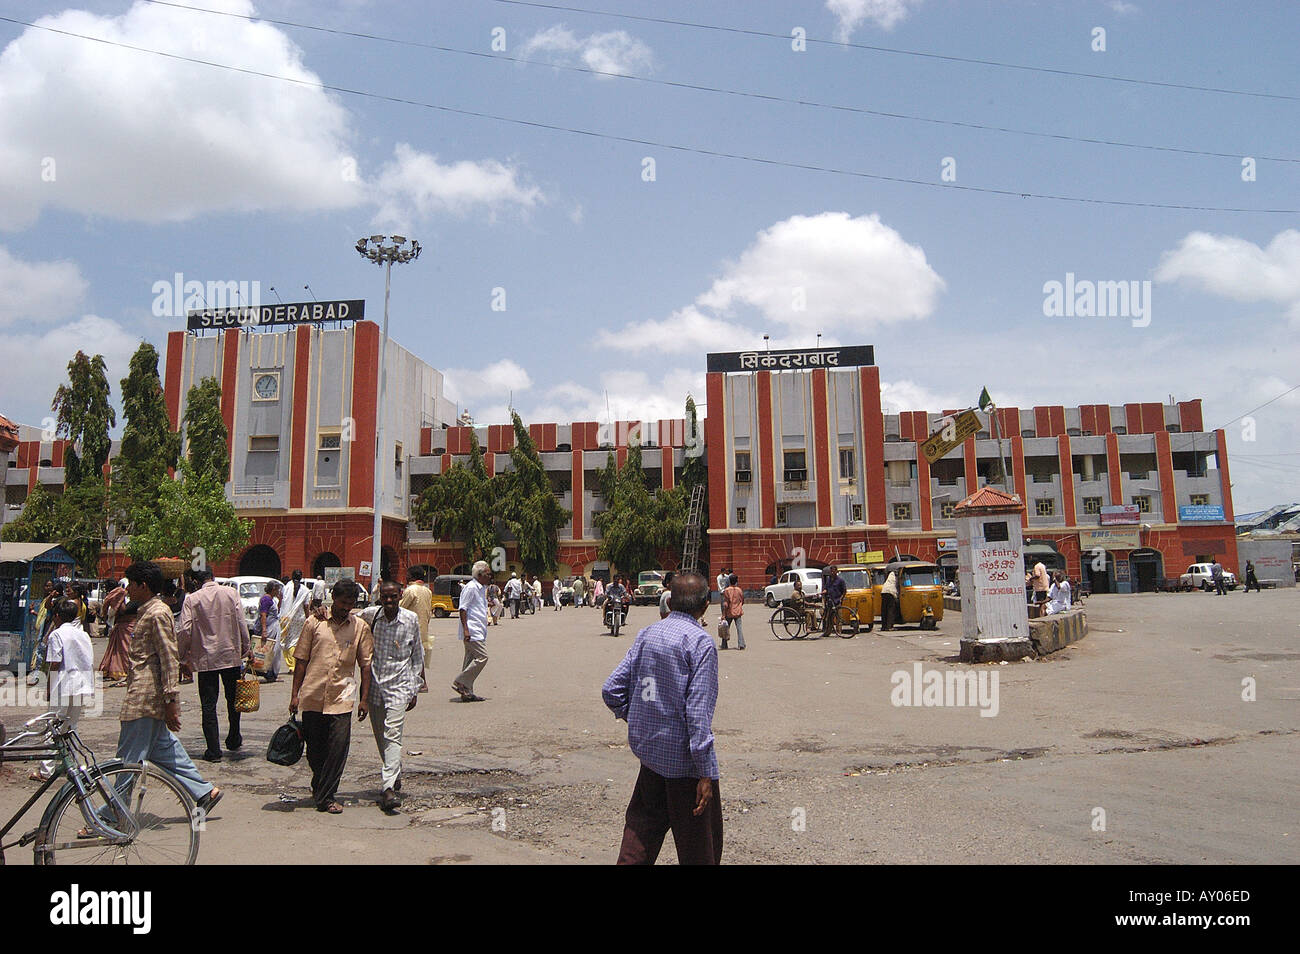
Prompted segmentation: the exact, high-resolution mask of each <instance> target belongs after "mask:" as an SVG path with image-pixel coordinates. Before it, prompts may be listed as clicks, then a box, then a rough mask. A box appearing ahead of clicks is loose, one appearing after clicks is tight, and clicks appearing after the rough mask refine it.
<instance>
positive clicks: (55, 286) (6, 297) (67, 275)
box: [0, 246, 87, 328]
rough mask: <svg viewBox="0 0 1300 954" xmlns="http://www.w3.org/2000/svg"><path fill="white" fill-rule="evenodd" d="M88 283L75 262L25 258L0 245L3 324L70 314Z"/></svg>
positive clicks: (0, 295) (0, 302) (0, 308)
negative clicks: (24, 260)
mask: <svg viewBox="0 0 1300 954" xmlns="http://www.w3.org/2000/svg"><path fill="white" fill-rule="evenodd" d="M86 287H87V286H86V280H85V279H84V278H82V277H81V269H80V268H78V267H77V265H76V263H75V262H30V263H29V262H23V261H19V260H18V259H16V258H14V257H13V256H12V255H10V254H9V251H8V249H6V248H4V247H3V246H0V328H3V327H5V326H7V325H12V324H15V323H17V322H20V321H28V322H31V323H34V324H39V323H43V322H49V321H57V320H58V319H61V318H67V317H68V316H70V315H73V314H75V313H76V311H77V308H78V307H80V305H81V302H82V300H83V299H84V298H85V296H86Z"/></svg>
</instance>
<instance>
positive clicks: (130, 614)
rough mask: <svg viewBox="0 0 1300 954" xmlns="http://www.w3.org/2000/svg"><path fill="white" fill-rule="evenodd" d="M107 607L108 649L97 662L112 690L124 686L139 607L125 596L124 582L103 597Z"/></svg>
mask: <svg viewBox="0 0 1300 954" xmlns="http://www.w3.org/2000/svg"><path fill="white" fill-rule="evenodd" d="M104 605H105V606H107V607H108V620H109V624H108V648H107V649H105V650H104V658H103V659H101V660H100V661H99V671H100V672H102V673H103V674H104V679H105V680H106V681H108V682H109V683H110V684H111V685H112V686H113V687H114V688H118V687H121V686H125V685H126V670H127V655H128V653H129V652H130V650H131V631H132V630H133V629H135V616H136V611H137V610H138V609H139V607H138V606H137V605H136V604H135V603H132V602H131V600H130V598H129V597H128V596H127V595H126V580H125V579H123V580H122V582H121V583H120V584H118V585H117V586H115V587H113V589H111V590H110V591H109V593H108V596H106V597H104Z"/></svg>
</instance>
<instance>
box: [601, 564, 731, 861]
mask: <svg viewBox="0 0 1300 954" xmlns="http://www.w3.org/2000/svg"><path fill="white" fill-rule="evenodd" d="M672 594H673V595H672V601H671V603H672V612H671V613H669V614H668V616H666V617H665V618H664V619H662V620H660V621H659V622H657V623H654V624H653V625H651V626H647V627H646V628H645V629H643V630H641V632H639V633H638V634H637V637H636V642H635V643H633V644H632V648H631V649H630V650H629V651H628V654H627V656H626V657H624V659H623V662H622V663H620V664H619V667H618V668H617V669H615V670H614V672H613V673H612V674H611V675H610V677H609V679H607V680H606V681H605V688H604V690H603V691H602V693H601V695H602V696H603V698H604V700H605V705H607V706H609V708H610V711H612V712H613V713H614V716H615V718H619V719H625V720H627V740H628V745H629V747H630V748H631V749H632V752H633V754H635V755H636V757H637V758H638V759H640V760H641V774H640V775H638V776H637V780H636V788H635V789H634V790H633V792H632V800H631V801H630V802H629V803H628V806H627V815H626V824H625V826H624V828H623V845H622V847H621V848H620V849H619V854H618V863H619V864H620V865H652V864H654V863H655V859H656V858H658V857H659V849H660V848H661V847H662V846H663V843H664V836H665V835H666V834H667V833H668V831H669V829H671V830H672V833H673V842H674V843H675V844H676V846H677V860H678V862H679V863H681V864H684V865H716V864H721V863H722V804H721V801H720V797H719V794H718V758H717V756H716V754H715V753H714V751H713V709H714V706H715V705H716V704H717V701H718V650H717V647H715V646H714V645H713V637H712V636H710V635H709V634H708V632H707V631H705V630H704V629H703V628H701V627H700V625H699V619H700V617H701V616H703V615H704V612H705V610H706V609H708V606H709V584H708V581H707V580H705V579H704V577H702V576H700V575H699V574H698V573H683V574H679V575H677V576H675V577H673V582H672Z"/></svg>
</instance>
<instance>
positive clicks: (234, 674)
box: [196, 666, 244, 755]
mask: <svg viewBox="0 0 1300 954" xmlns="http://www.w3.org/2000/svg"><path fill="white" fill-rule="evenodd" d="M196 681H197V682H198V684H199V707H200V709H202V712H203V739H204V741H206V742H207V743H208V754H212V753H214V752H215V753H216V754H217V755H220V754H221V726H220V725H219V724H218V723H217V696H218V694H219V693H220V692H221V691H223V690H224V691H225V693H226V718H227V719H229V720H230V731H229V732H227V733H226V748H228V749H230V750H231V751H234V750H235V749H237V748H239V747H240V746H241V745H243V744H244V743H243V737H242V736H241V735H240V734H239V710H238V709H236V708H235V683H236V682H238V681H239V667H238V666H232V667H231V668H229V669H210V670H208V671H207V672H200V673H198V675H197V677H196Z"/></svg>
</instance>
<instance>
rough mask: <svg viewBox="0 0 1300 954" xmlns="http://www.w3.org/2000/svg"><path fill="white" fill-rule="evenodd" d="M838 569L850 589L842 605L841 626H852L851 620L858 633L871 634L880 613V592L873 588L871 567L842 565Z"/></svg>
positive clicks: (860, 564)
mask: <svg viewBox="0 0 1300 954" xmlns="http://www.w3.org/2000/svg"><path fill="white" fill-rule="evenodd" d="M836 568H837V569H838V570H839V571H840V579H841V580H843V581H844V585H845V586H846V587H848V590H847V592H846V593H845V594H844V602H843V603H841V604H840V617H841V619H840V622H841V625H850V620H853V621H855V622H856V625H857V631H858V632H864V633H869V632H871V627H872V625H873V624H874V621H875V619H876V615H877V614H878V613H879V612H880V592H879V591H878V590H876V589H875V588H873V586H872V578H871V567H869V566H866V565H865V564H862V563H840V564H838V565H837V567H836ZM850 611H851V612H850ZM855 614H856V615H855Z"/></svg>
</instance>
